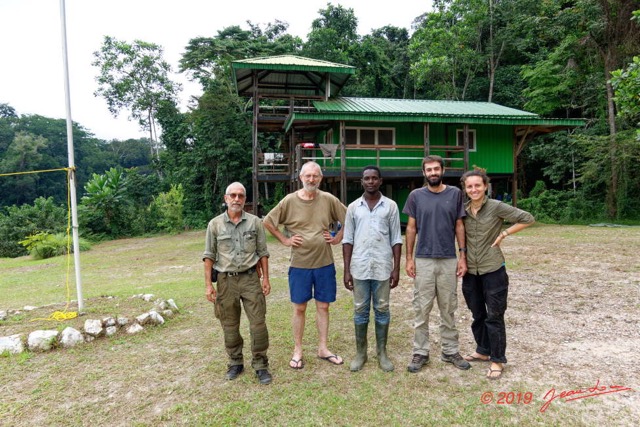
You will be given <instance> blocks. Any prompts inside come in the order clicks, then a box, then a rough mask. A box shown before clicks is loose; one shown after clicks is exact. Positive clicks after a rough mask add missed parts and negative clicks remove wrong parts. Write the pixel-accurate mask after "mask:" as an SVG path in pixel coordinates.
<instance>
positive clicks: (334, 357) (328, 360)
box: [318, 354, 344, 365]
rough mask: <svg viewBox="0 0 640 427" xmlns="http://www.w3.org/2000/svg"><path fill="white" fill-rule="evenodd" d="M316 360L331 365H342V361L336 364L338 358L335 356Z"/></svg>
mask: <svg viewBox="0 0 640 427" xmlns="http://www.w3.org/2000/svg"><path fill="white" fill-rule="evenodd" d="M318 359H322V360H326V361H327V362H329V363H331V364H332V365H342V364H343V363H344V360H342V361H340V362H338V356H336V355H335V354H332V355H330V356H327V357H322V356H318ZM334 360H335V361H334Z"/></svg>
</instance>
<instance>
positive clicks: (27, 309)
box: [22, 305, 38, 311]
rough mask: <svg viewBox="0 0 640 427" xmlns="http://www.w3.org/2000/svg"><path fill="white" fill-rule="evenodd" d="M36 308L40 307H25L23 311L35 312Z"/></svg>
mask: <svg viewBox="0 0 640 427" xmlns="http://www.w3.org/2000/svg"><path fill="white" fill-rule="evenodd" d="M36 308H38V307H34V306H32V305H25V306H24V307H22V309H23V310H24V311H33V310H35V309H36Z"/></svg>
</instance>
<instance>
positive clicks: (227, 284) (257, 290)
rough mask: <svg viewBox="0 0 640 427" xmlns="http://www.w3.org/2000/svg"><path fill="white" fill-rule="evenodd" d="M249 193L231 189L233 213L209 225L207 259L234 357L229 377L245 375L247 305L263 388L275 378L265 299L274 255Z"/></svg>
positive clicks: (211, 293)
mask: <svg viewBox="0 0 640 427" xmlns="http://www.w3.org/2000/svg"><path fill="white" fill-rule="evenodd" d="M246 194H247V192H246V190H245V188H244V185H242V184H241V183H239V182H234V183H232V184H230V185H229V186H228V187H227V190H226V192H225V196H224V200H225V202H226V204H227V211H226V212H224V213H223V214H221V215H218V216H217V217H215V218H213V219H212V220H211V221H210V222H209V225H208V227H207V234H206V242H205V250H204V254H203V260H204V282H205V286H206V292H205V295H206V297H207V299H208V300H209V301H211V302H212V303H214V304H215V314H216V317H217V318H218V319H219V320H220V323H221V325H222V330H223V332H224V343H225V347H226V350H227V354H228V356H229V363H228V370H227V374H226V378H227V379H228V380H234V379H236V378H237V377H238V375H240V374H241V373H242V371H244V359H243V356H242V346H243V339H242V336H241V335H240V312H241V303H242V306H244V311H245V314H246V315H247V319H248V320H249V332H250V334H251V353H252V355H253V358H252V361H251V367H252V368H253V369H254V370H255V371H256V375H257V376H258V380H259V381H260V383H261V384H269V383H271V380H272V377H271V374H270V373H269V359H268V358H267V349H268V348H269V333H268V331H267V324H266V321H265V317H266V313H267V305H266V300H265V296H267V295H269V292H270V291H271V284H270V283H269V252H268V251H267V239H266V235H265V231H264V227H263V226H262V222H261V221H260V218H258V217H257V216H255V215H251V214H249V213H247V212H245V211H244V204H245V200H246ZM213 275H217V282H218V289H217V290H216V289H215V288H214V287H213V282H214V281H215V280H214V277H213Z"/></svg>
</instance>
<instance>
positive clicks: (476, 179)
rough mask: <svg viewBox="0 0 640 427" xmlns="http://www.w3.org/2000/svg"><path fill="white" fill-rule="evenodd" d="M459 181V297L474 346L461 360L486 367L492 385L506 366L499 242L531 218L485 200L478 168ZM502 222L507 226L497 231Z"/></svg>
mask: <svg viewBox="0 0 640 427" xmlns="http://www.w3.org/2000/svg"><path fill="white" fill-rule="evenodd" d="M460 182H461V183H462V188H463V190H464V192H465V193H466V194H467V196H468V198H469V201H468V202H467V203H466V204H465V210H466V212H467V216H466V217H465V218H464V226H465V235H466V244H467V268H468V270H467V273H466V274H465V275H464V277H463V278H462V293H463V294H464V299H465V301H466V302H467V306H468V307H469V310H471V314H472V315H473V323H472V324H471V330H472V332H473V337H474V338H475V341H476V344H477V346H476V351H475V352H474V353H472V354H470V355H468V356H465V357H464V358H465V359H466V360H467V361H470V362H479V361H486V362H491V365H490V367H489V370H488V372H487V378H489V379H491V380H495V379H498V378H500V377H501V376H502V371H503V369H504V364H505V363H507V358H506V356H505V352H506V348H507V335H506V328H505V322H504V313H505V311H506V310H507V295H508V292H509V276H507V271H506V269H505V259H504V255H503V254H502V250H500V243H502V241H503V240H504V239H505V238H506V237H507V236H509V235H511V234H514V233H517V232H518V231H520V230H522V229H523V228H526V227H528V226H529V225H531V224H533V222H534V218H533V216H532V215H531V214H530V213H529V212H525V211H523V210H521V209H518V208H515V207H513V206H511V205H508V204H506V203H503V202H501V201H498V200H494V199H490V198H489V197H488V196H487V195H486V192H487V189H488V187H489V177H488V176H487V174H486V173H485V171H484V170H483V169H474V170H471V171H468V172H466V173H465V174H464V175H462V178H461V179H460ZM504 221H508V222H510V223H511V224H513V225H511V226H510V227H509V228H507V229H505V230H502V226H503V223H504Z"/></svg>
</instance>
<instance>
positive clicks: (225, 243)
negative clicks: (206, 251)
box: [218, 234, 233, 253]
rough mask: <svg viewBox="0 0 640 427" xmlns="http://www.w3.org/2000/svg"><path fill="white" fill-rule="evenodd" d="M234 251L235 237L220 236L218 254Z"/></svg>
mask: <svg viewBox="0 0 640 427" xmlns="http://www.w3.org/2000/svg"><path fill="white" fill-rule="evenodd" d="M231 251H233V237H232V236H231V235H230V234H220V235H219V236H218V252H225V253H228V252H231Z"/></svg>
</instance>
